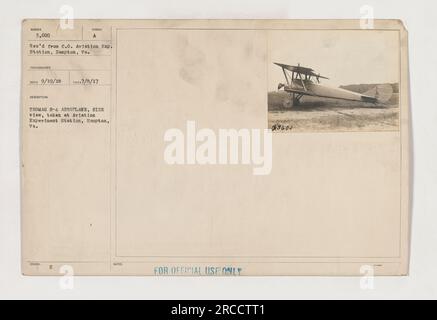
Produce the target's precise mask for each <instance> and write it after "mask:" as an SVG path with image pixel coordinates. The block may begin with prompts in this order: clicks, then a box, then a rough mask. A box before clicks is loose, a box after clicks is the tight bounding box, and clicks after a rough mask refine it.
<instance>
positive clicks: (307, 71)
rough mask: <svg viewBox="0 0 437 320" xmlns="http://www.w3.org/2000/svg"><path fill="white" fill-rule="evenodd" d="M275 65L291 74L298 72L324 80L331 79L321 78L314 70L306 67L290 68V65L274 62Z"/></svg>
mask: <svg viewBox="0 0 437 320" xmlns="http://www.w3.org/2000/svg"><path fill="white" fill-rule="evenodd" d="M274 64H276V65H277V66H280V67H281V68H282V69H284V70H288V71H290V72H296V73H300V74H303V75H309V76H314V77H317V78H322V79H329V78H327V77H324V76H321V75H319V74H317V73H315V72H314V69H311V68H306V67H301V66H290V65H288V64H283V63H277V62H274Z"/></svg>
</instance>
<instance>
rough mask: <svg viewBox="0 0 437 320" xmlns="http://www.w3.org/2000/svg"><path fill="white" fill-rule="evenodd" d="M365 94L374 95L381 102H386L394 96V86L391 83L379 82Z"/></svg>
mask: <svg viewBox="0 0 437 320" xmlns="http://www.w3.org/2000/svg"><path fill="white" fill-rule="evenodd" d="M364 95H366V96H369V97H374V98H376V100H377V101H378V102H380V103H386V102H387V101H389V100H390V98H391V97H392V96H393V87H392V86H391V85H390V84H378V85H376V86H375V87H373V88H372V89H370V90H369V91H367V92H365V93H364Z"/></svg>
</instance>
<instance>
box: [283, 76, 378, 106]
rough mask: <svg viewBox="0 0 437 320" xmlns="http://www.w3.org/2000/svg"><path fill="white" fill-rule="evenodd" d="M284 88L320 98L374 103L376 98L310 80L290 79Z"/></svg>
mask: <svg viewBox="0 0 437 320" xmlns="http://www.w3.org/2000/svg"><path fill="white" fill-rule="evenodd" d="M284 90H285V91H287V92H289V93H295V94H302V95H308V96H317V97H321V98H332V99H342V100H350V101H362V102H370V103H376V102H377V99H376V98H374V97H370V96H366V95H363V94H359V93H356V92H352V91H349V90H345V89H341V88H332V87H327V86H322V85H320V84H317V83H314V82H313V81H311V80H300V79H299V80H298V79H294V80H292V81H290V84H289V85H285V86H284Z"/></svg>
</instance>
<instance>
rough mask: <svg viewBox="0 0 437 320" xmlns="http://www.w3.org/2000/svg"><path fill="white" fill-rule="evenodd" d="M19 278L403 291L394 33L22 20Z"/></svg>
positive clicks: (351, 23)
mask: <svg viewBox="0 0 437 320" xmlns="http://www.w3.org/2000/svg"><path fill="white" fill-rule="evenodd" d="M22 32H23V36H22V48H23V49H22V50H23V51H22V55H23V62H22V155H21V159H22V269H23V273H24V274H26V275H59V274H60V273H65V272H67V271H68V272H70V273H72V274H75V275H159V276H172V275H184V276H192V275H194V276H204V275H206V276H238V275H369V274H370V275H372V274H375V275H406V274H407V273H408V263H409V148H410V146H409V105H408V103H409V96H408V95H409V92H408V90H409V88H408V58H407V48H408V47H407V32H406V31H405V29H404V27H403V25H402V23H401V22H399V21H394V20H386V21H382V20H381V21H380V20H377V21H375V23H374V28H373V29H363V28H361V26H360V21H355V20H344V21H337V20H326V21H318V20H301V21H293V20H290V21H288V20H74V21H59V20H25V21H23V25H22Z"/></svg>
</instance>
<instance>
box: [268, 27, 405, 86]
mask: <svg viewBox="0 0 437 320" xmlns="http://www.w3.org/2000/svg"><path fill="white" fill-rule="evenodd" d="M268 39H269V40H268V41H269V42H268V45H269V50H268V52H269V57H268V60H269V68H268V70H269V71H268V72H269V91H271V90H276V88H277V85H278V83H279V82H285V80H284V76H283V73H282V70H281V68H280V67H278V66H276V65H273V62H281V63H285V64H291V65H297V64H298V63H300V64H301V66H305V67H310V68H313V69H314V70H315V72H316V73H320V74H321V75H324V76H327V77H328V78H330V80H323V79H322V81H323V82H322V84H326V85H330V86H339V85H347V84H359V83H393V82H399V35H398V32H396V31H368V30H354V31H329V30H328V31H304V30H303V31H294V30H293V31H270V36H269V37H268Z"/></svg>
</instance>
